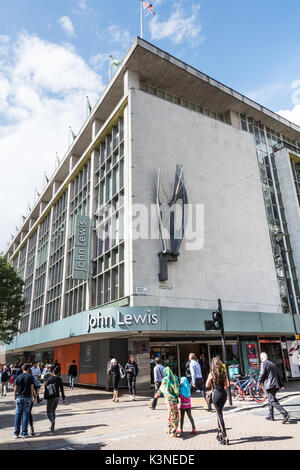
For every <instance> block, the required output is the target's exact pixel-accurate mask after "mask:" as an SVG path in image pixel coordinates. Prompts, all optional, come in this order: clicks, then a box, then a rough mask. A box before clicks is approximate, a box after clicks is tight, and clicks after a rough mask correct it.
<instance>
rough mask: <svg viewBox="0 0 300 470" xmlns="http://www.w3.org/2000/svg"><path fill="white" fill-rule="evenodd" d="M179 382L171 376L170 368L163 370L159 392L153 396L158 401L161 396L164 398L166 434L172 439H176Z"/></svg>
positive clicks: (174, 376)
mask: <svg viewBox="0 0 300 470" xmlns="http://www.w3.org/2000/svg"><path fill="white" fill-rule="evenodd" d="M179 387H180V385H179V381H178V377H176V375H174V374H173V372H172V371H171V369H170V367H166V368H165V370H164V378H163V381H162V384H161V386H160V387H159V390H158V391H157V393H156V394H155V398H156V399H158V398H159V397H160V396H161V395H163V396H164V398H165V403H166V406H167V410H168V424H169V426H168V432H169V434H171V436H172V437H177V428H178V423H179V411H178V398H179Z"/></svg>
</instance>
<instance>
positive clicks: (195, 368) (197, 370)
mask: <svg viewBox="0 0 300 470" xmlns="http://www.w3.org/2000/svg"><path fill="white" fill-rule="evenodd" d="M189 360H190V371H191V388H192V389H194V390H196V391H198V390H199V392H200V393H201V394H202V396H203V398H204V399H205V401H206V403H207V409H208V411H211V409H212V407H211V404H210V403H209V402H208V401H207V399H206V396H205V395H206V392H205V384H204V380H203V377H202V372H201V366H200V364H199V362H198V361H196V356H195V354H194V353H191V354H190V355H189Z"/></svg>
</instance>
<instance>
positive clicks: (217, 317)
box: [212, 309, 223, 330]
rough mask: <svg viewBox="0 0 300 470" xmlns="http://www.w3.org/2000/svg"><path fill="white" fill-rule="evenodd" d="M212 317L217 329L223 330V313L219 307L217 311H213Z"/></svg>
mask: <svg viewBox="0 0 300 470" xmlns="http://www.w3.org/2000/svg"><path fill="white" fill-rule="evenodd" d="M212 319H213V324H214V329H215V330H221V329H222V326H223V318H222V313H221V312H220V310H219V309H218V310H217V311H216V312H212Z"/></svg>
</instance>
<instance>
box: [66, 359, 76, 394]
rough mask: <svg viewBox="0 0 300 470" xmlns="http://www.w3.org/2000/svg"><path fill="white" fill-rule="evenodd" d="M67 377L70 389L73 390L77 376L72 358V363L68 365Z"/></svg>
mask: <svg viewBox="0 0 300 470" xmlns="http://www.w3.org/2000/svg"><path fill="white" fill-rule="evenodd" d="M68 377H69V383H70V390H73V389H74V384H75V379H76V377H77V366H76V361H75V359H73V361H72V364H71V365H70V367H69V372H68Z"/></svg>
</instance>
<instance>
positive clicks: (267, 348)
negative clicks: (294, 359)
mask: <svg viewBox="0 0 300 470" xmlns="http://www.w3.org/2000/svg"><path fill="white" fill-rule="evenodd" d="M259 343H260V350H261V352H265V353H266V354H267V355H268V358H269V360H270V361H271V362H274V364H276V366H277V369H278V372H279V375H280V378H281V380H283V381H285V380H286V378H285V369H284V363H283V357H282V350H281V341H271V340H260V342H259Z"/></svg>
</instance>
